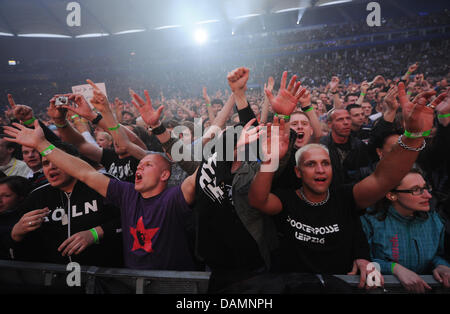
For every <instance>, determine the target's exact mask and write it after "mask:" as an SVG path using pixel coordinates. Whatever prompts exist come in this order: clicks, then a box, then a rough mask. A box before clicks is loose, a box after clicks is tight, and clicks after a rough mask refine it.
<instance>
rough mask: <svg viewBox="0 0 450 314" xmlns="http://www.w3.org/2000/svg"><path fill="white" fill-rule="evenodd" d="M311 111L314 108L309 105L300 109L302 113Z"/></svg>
mask: <svg viewBox="0 0 450 314" xmlns="http://www.w3.org/2000/svg"><path fill="white" fill-rule="evenodd" d="M313 109H314V107H313V106H311V105H309V106H306V107H303V108H302V111H303V112H308V111H311V110H313Z"/></svg>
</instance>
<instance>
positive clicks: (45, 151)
mask: <svg viewBox="0 0 450 314" xmlns="http://www.w3.org/2000/svg"><path fill="white" fill-rule="evenodd" d="M54 149H55V145H53V144H50V145H49V146H48V147H47V148H46V149H44V150H43V151H42V152H41V156H42V157H44V156H47V155H48V154H50V153H51V152H52V151H53V150H54Z"/></svg>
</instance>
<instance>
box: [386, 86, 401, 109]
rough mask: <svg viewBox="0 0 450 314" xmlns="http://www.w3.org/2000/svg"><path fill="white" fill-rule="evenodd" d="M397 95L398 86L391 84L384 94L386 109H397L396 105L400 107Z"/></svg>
mask: <svg viewBox="0 0 450 314" xmlns="http://www.w3.org/2000/svg"><path fill="white" fill-rule="evenodd" d="M397 97H398V87H397V86H393V87H391V88H390V89H389V91H388V92H387V94H386V96H385V97H384V103H385V104H386V109H387V110H390V111H397V109H398V107H400V104H399V102H398V101H397Z"/></svg>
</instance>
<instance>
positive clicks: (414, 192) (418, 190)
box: [392, 185, 433, 195]
mask: <svg viewBox="0 0 450 314" xmlns="http://www.w3.org/2000/svg"><path fill="white" fill-rule="evenodd" d="M425 190H427V191H428V192H431V191H432V190H433V189H432V188H431V186H429V185H425V186H424V187H423V188H420V187H417V188H414V189H410V190H392V192H397V193H411V194H412V195H422V194H423V192H424V191H425Z"/></svg>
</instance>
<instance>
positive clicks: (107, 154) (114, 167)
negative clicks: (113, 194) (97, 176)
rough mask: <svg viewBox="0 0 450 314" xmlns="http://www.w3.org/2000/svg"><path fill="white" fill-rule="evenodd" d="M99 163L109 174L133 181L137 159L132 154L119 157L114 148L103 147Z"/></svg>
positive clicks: (137, 163)
mask: <svg viewBox="0 0 450 314" xmlns="http://www.w3.org/2000/svg"><path fill="white" fill-rule="evenodd" d="M101 164H102V165H103V166H104V167H105V169H106V171H107V172H108V173H109V174H110V175H112V176H114V177H116V178H118V179H119V180H122V181H127V182H131V183H134V179H135V177H134V175H135V173H136V169H137V166H138V165H139V159H136V158H134V157H132V156H129V157H125V158H122V159H120V158H119V155H117V153H116V152H115V151H114V149H107V148H104V149H103V153H102V160H101Z"/></svg>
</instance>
